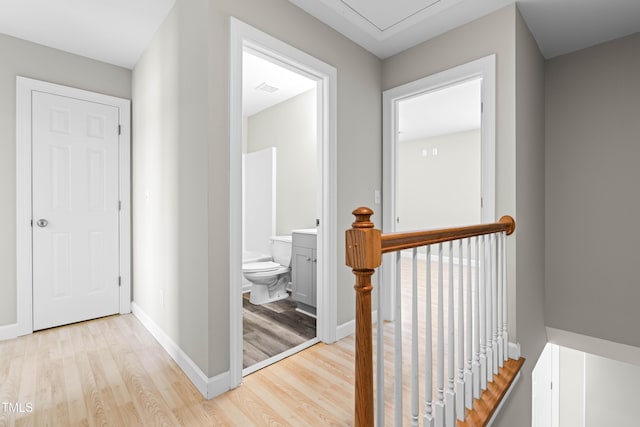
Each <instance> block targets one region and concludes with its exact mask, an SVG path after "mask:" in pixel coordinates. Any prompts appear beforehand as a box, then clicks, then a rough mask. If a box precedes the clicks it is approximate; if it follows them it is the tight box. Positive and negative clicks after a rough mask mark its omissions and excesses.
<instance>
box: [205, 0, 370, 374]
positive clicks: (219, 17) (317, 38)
mask: <svg viewBox="0 0 640 427" xmlns="http://www.w3.org/2000/svg"><path fill="white" fill-rule="evenodd" d="M230 16H235V17H236V18H238V19H240V20H242V21H244V22H246V23H247V24H249V25H252V26H254V27H256V28H258V29H260V30H262V31H264V32H266V33H268V34H270V35H272V36H274V37H276V38H278V39H280V40H282V41H284V42H285V43H288V44H290V45H293V46H294V47H296V48H298V49H300V50H303V51H305V52H306V53H308V54H310V55H312V56H315V57H316V58H318V59H320V60H322V61H324V62H326V63H328V64H331V65H333V66H334V67H336V69H337V71H338V99H337V109H338V123H337V135H338V147H337V158H338V164H337V174H338V185H337V192H338V200H337V206H336V208H337V212H338V224H337V228H338V231H337V242H338V243H337V246H338V251H337V253H336V254H335V257H336V264H337V266H338V277H337V282H336V285H337V288H338V295H337V302H338V307H337V311H338V315H337V319H336V322H337V323H338V324H342V323H344V322H347V321H349V320H351V319H353V316H354V304H355V296H354V291H353V283H354V282H353V280H354V279H353V275H352V273H351V271H350V270H349V269H348V268H347V267H346V266H345V265H344V230H345V229H347V228H348V227H350V225H351V223H352V222H353V217H352V216H351V211H352V210H353V209H354V208H355V207H357V206H360V205H368V206H373V196H374V190H375V189H379V188H380V186H381V172H380V170H381V166H380V165H381V153H380V141H381V115H382V112H381V103H380V60H379V59H378V58H376V57H375V56H374V55H372V54H371V53H369V52H367V51H365V50H364V49H362V48H361V47H359V46H358V45H356V44H355V43H353V42H351V41H349V40H348V39H346V38H345V37H344V36H342V35H340V34H339V33H337V32H336V31H335V30H333V29H331V28H329V27H328V26H326V25H324V24H322V23H321V22H320V21H318V20H316V19H315V18H312V17H311V16H310V15H308V14H307V13H305V12H304V11H302V10H301V9H299V8H297V7H295V6H294V5H293V4H291V3H289V2H288V1H284V0H262V1H250V0H215V1H214V0H210V1H209V28H210V31H211V33H210V34H209V40H210V41H211V44H210V52H209V100H210V102H211V110H210V117H209V123H210V128H209V131H210V138H209V278H210V279H209V288H210V292H209V325H210V328H209V329H210V333H209V343H210V358H209V362H210V371H211V373H213V374H215V373H220V372H224V371H226V370H228V368H229V360H228V359H229V354H228V353H229V352H228V344H227V343H228V342H229V310H228V300H229V285H228V283H229V279H228V278H229V271H228V270H229V269H228V264H229V260H228V250H227V248H228V224H229V219H228V201H229V162H228V158H229V112H228V110H229V105H228V99H229V96H228V94H229V60H228V58H229V17H230ZM283 23H286V25H283ZM374 208H375V207H374ZM374 219H375V220H376V221H379V217H374Z"/></svg>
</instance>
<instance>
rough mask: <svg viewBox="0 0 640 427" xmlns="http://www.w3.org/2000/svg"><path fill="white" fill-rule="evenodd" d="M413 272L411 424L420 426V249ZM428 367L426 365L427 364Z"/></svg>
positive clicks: (414, 261) (414, 253)
mask: <svg viewBox="0 0 640 427" xmlns="http://www.w3.org/2000/svg"><path fill="white" fill-rule="evenodd" d="M412 262H413V265H412V267H413V268H412V274H411V276H412V277H411V285H412V286H411V426H412V427H418V425H419V422H418V412H419V411H420V408H419V396H418V368H419V366H418V249H416V248H414V249H413V257H412ZM425 368H426V366H425Z"/></svg>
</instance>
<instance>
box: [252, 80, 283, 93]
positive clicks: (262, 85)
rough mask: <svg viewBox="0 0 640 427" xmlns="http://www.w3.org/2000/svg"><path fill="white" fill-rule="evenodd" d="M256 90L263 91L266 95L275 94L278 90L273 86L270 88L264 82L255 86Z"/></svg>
mask: <svg viewBox="0 0 640 427" xmlns="http://www.w3.org/2000/svg"><path fill="white" fill-rule="evenodd" d="M256 89H258V90H263V91H265V92H268V93H273V92H276V91H277V90H279V88H277V87H275V86H271V85H269V84H267V83H266V82H262V83H260V84H259V85H258V86H256Z"/></svg>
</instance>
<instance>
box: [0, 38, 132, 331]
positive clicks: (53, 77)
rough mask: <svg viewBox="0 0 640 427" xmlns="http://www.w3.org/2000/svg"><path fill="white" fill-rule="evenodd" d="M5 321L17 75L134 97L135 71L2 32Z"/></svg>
mask: <svg viewBox="0 0 640 427" xmlns="http://www.w3.org/2000/svg"><path fill="white" fill-rule="evenodd" d="M0 52H1V53H0V57H1V59H0V236H2V238H0V271H1V272H2V274H1V275H0V326H3V325H9V324H13V323H15V322H16V321H17V318H16V314H17V306H16V76H23V77H29V78H33V79H38V80H43V81H47V82H52V83H57V84H62V85H66V86H71V87H76V88H80V89H85V90H90V91H93V92H99V93H104V94H108V95H113V96H118V97H121V98H130V97H131V71H130V70H127V69H125V68H121V67H116V66H114V65H109V64H105V63H103V62H98V61H95V60H93V59H88V58H83V57H81V56H77V55H73V54H70V53H65V52H62V51H60V50H56V49H52V48H49V47H45V46H42V45H38V44H35V43H31V42H27V41H24V40H21V39H17V38H14V37H10V36H6V35H4V34H0Z"/></svg>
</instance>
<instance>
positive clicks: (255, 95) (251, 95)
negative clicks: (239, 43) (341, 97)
mask: <svg viewBox="0 0 640 427" xmlns="http://www.w3.org/2000/svg"><path fill="white" fill-rule="evenodd" d="M263 84H266V85H268V86H270V87H271V88H275V89H276V90H275V91H273V92H270V91H265V90H262V89H260V87H261V86H262V85H263ZM314 87H316V82H315V81H314V80H311V79H309V78H307V77H304V76H302V75H301V74H298V73H296V72H294V71H291V70H289V69H287V68H284V67H281V66H279V65H276V64H274V63H273V62H272V61H268V60H267V59H265V58H263V57H262V56H260V55H259V54H257V53H255V54H252V53H249V52H247V51H245V52H244V53H243V55H242V98H243V99H242V115H243V116H245V117H249V116H253V115H254V114H256V113H258V112H260V111H262V110H264V109H266V108H269V107H271V106H273V105H276V104H278V103H280V102H282V101H285V100H287V99H289V98H293V97H294V96H296V95H299V94H301V93H303V92H306V91H308V90H311V89H313V88H314Z"/></svg>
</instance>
